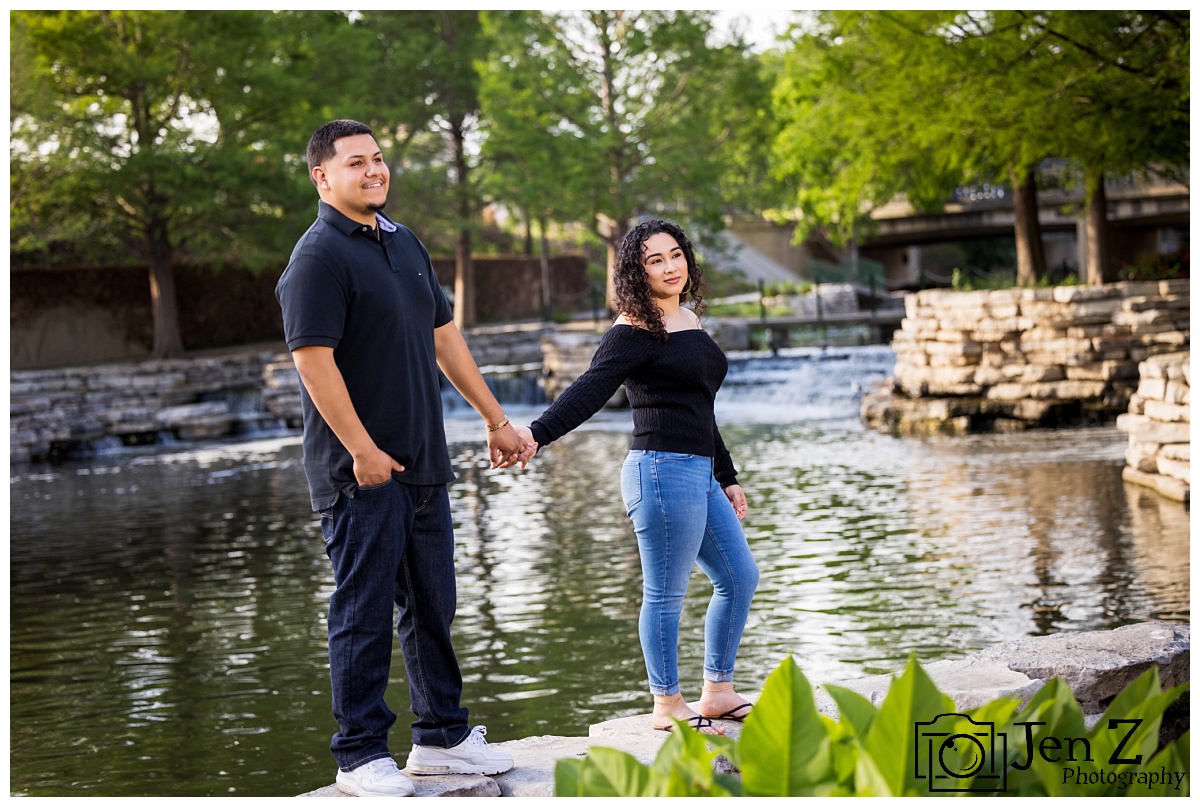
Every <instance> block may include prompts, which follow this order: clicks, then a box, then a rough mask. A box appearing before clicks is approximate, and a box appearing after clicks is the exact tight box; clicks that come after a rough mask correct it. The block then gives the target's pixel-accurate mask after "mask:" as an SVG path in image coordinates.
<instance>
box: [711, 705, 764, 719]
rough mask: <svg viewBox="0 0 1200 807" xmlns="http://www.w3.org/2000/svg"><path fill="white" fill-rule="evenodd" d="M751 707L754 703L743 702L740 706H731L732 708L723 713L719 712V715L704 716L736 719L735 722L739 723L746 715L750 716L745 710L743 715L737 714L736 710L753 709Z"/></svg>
mask: <svg viewBox="0 0 1200 807" xmlns="http://www.w3.org/2000/svg"><path fill="white" fill-rule="evenodd" d="M753 708H754V704H752V703H743V704H742V705H741V706H735V707H733V708H732V709H730V710H729V711H728V712H726V713H725V714H720V715H705V717H710V718H712V719H713V720H736V721H737V722H739V723H741V722H742V721H744V720H745V719H746V718H747V717H749V716H750V713H749V712H747V713H746V714H744V715H739V714H738V712H740V711H742V710H743V709H753Z"/></svg>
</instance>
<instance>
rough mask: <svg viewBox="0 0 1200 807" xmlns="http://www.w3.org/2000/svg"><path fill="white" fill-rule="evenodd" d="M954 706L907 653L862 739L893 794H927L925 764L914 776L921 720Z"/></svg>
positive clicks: (930, 720) (941, 716) (941, 717)
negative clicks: (901, 668) (904, 666)
mask: <svg viewBox="0 0 1200 807" xmlns="http://www.w3.org/2000/svg"><path fill="white" fill-rule="evenodd" d="M954 709H955V707H954V702H953V701H952V700H950V698H948V697H946V696H945V695H943V694H942V693H941V692H940V691H938V688H937V686H935V685H934V683H933V680H932V679H931V678H930V677H929V675H928V673H926V672H925V671H924V670H923V669H921V666H920V665H919V664H918V663H917V659H916V656H910V657H909V660H908V666H907V667H906V668H905V670H904V673H903V674H902V675H901V676H900V677H898V678H896V679H894V680H893V681H892V684H891V686H890V687H889V688H888V694H887V697H886V698H884V701H883V704H882V705H881V706H880V707H879V713H878V714H877V715H876V716H875V720H874V722H873V723H872V725H871V729H870V731H869V733H868V734H867V736H866V738H865V740H864V743H863V747H864V749H865V751H866V753H868V754H870V755H871V758H872V760H873V761H874V763H875V765H876V767H877V768H878V770H879V773H880V775H881V776H882V777H883V779H884V781H885V782H886V783H887V787H888V790H889V792H891V793H893V794H895V795H901V794H910V795H922V796H924V795H928V794H929V792H930V790H929V784H930V781H929V778H928V777H929V768H928V765H927V764H926V765H924V766H922V767H923V768H924V770H921V772H920V776H921V778H920V779H918V778H917V776H918V762H919V761H918V760H917V758H916V748H917V743H918V736H919V733H920V731H921V730H922V724H924V725H928V724H930V723H933V722H935V721H938V720H944V719H945V718H944V716H945V715H952V714H955V711H954ZM923 748H924V746H923ZM924 750H926V751H927V750H928V749H927V748H924ZM922 761H924V762H926V763H927V762H928V760H926V759H923V760H922Z"/></svg>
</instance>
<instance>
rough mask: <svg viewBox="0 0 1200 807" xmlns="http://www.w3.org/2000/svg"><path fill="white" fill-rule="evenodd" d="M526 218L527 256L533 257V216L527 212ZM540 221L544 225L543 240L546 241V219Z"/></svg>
mask: <svg viewBox="0 0 1200 807" xmlns="http://www.w3.org/2000/svg"><path fill="white" fill-rule="evenodd" d="M524 218H525V256H526V257H528V258H532V257H533V216H531V215H529V214H528V213H526V214H525V216H524ZM540 223H541V225H542V240H543V241H545V239H546V222H545V220H544V219H541V220H540Z"/></svg>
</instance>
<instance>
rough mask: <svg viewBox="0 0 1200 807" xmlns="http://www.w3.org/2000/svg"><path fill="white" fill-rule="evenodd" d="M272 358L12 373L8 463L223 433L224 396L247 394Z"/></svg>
mask: <svg viewBox="0 0 1200 807" xmlns="http://www.w3.org/2000/svg"><path fill="white" fill-rule="evenodd" d="M273 355H274V354H273V353H272V352H271V351H258V352H246V353H235V354H229V355H224V356H214V357H201V358H191V359H175V360H163V361H144V362H129V363H120V364H105V365H97V366H92V367H68V368H62V369H57V370H25V371H20V370H18V371H13V372H12V373H11V374H10V376H9V456H10V460H11V461H22V460H30V459H41V458H45V457H49V456H53V455H55V454H57V453H67V452H70V451H72V450H74V449H76V448H78V447H81V446H85V445H87V444H94V443H97V442H101V441H104V440H105V439H116V440H120V441H121V442H122V443H123V444H127V445H138V444H144V443H150V442H154V441H155V440H156V439H157V438H158V437H159V436H160V435H162V434H164V433H170V434H172V435H173V436H174V437H176V438H179V439H194V438H197V437H203V436H213V435H222V434H228V433H231V432H232V430H233V429H234V428H235V425H236V423H237V422H238V415H237V411H236V409H237V407H236V404H235V403H233V402H231V401H232V400H234V398H233V397H232V396H236V395H238V394H240V393H243V392H247V393H248V394H249V395H250V396H253V391H255V390H257V389H258V388H259V387H260V386H261V384H262V379H263V365H264V364H265V363H267V362H268V361H270V359H271V357H272V356H273Z"/></svg>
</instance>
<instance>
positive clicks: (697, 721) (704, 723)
mask: <svg viewBox="0 0 1200 807" xmlns="http://www.w3.org/2000/svg"><path fill="white" fill-rule="evenodd" d="M738 708H741V707H738ZM683 722H684V723H688V724H689V725H691V727H692V728H694V729H695V730H696V731H699V730H700V729H707V728H711V727H712V724H713V722H712V720H711V719H710V718H707V717H705V716H704V715H696V716H695V717H689V718H688V719H687V720H684V721H683ZM654 730H655V731H674V730H675V724H674V723H668V724H667V725H665V726H655V727H654Z"/></svg>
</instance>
